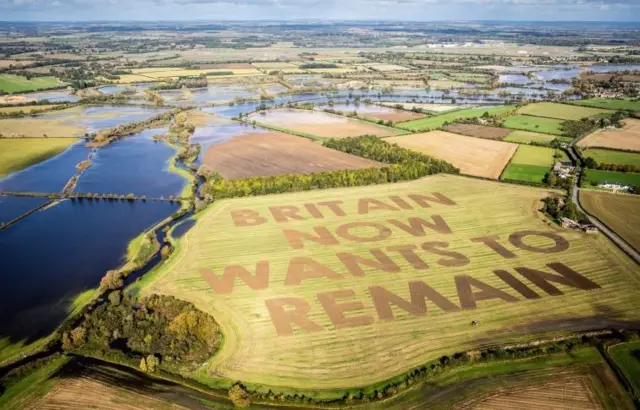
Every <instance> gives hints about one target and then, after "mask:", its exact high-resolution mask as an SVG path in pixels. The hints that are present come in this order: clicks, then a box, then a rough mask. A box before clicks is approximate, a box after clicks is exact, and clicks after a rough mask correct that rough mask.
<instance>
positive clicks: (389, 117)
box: [363, 110, 425, 122]
mask: <svg viewBox="0 0 640 410" xmlns="http://www.w3.org/2000/svg"><path fill="white" fill-rule="evenodd" d="M424 116H425V115H424V114H420V113H417V112H411V111H402V110H394V112H388V113H383V112H380V113H375V114H365V115H363V117H365V118H368V119H372V120H384V121H391V122H404V121H411V120H417V119H418V118H423V117H424Z"/></svg>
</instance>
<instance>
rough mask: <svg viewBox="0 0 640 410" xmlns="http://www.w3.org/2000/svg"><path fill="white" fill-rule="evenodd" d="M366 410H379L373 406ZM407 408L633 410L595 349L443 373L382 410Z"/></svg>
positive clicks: (387, 403)
mask: <svg viewBox="0 0 640 410" xmlns="http://www.w3.org/2000/svg"><path fill="white" fill-rule="evenodd" d="M562 391H564V394H562ZM519 393H522V397H521V396H520V394H519ZM536 393H537V394H536ZM523 398H526V399H527V400H526V401H525V400H523ZM366 408H367V409H376V410H377V408H376V407H375V405H374V406H368V407H366ZM380 408H383V407H382V406H381V407H380ZM407 408H411V409H414V410H444V409H456V410H457V409H474V408H482V409H487V410H494V409H505V410H506V409H509V410H511V409H514V408H522V409H564V410H569V409H571V410H574V409H608V410H609V409H610V410H622V409H625V410H631V409H633V408H634V405H633V402H632V401H631V399H630V397H629V395H628V394H627V393H626V391H625V390H624V388H623V387H622V385H620V383H619V382H618V381H617V379H616V376H615V374H614V373H613V372H612V371H611V369H610V368H609V366H608V365H607V364H605V363H604V361H603V359H602V356H601V355H600V353H599V352H598V351H597V350H596V349H595V348H582V349H579V350H573V351H572V352H570V353H560V354H554V355H551V356H549V357H546V358H532V359H524V360H507V361H498V362H495V363H490V364H486V365H483V366H481V367H478V366H473V365H472V366H466V367H463V368H461V369H457V371H455V372H451V373H449V372H444V373H443V374H442V375H439V376H437V377H436V378H434V379H433V380H431V381H430V382H429V383H428V385H425V386H420V387H417V388H413V389H411V390H409V391H408V392H407V393H406V394H404V395H402V396H401V397H398V398H396V399H391V400H388V401H387V402H386V403H385V407H384V410H404V409H407Z"/></svg>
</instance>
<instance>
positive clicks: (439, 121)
mask: <svg viewBox="0 0 640 410" xmlns="http://www.w3.org/2000/svg"><path fill="white" fill-rule="evenodd" d="M514 109H515V107H514V106H512V105H505V106H499V107H480V108H469V109H466V110H460V111H454V112H450V113H447V114H442V115H437V116H435V117H427V118H421V119H419V120H412V121H407V122H403V123H400V124H397V126H398V127H399V128H404V129H407V130H411V131H415V130H434V129H436V128H440V127H442V126H443V125H444V123H445V122H452V121H455V120H457V119H458V118H473V117H480V116H482V114H484V113H485V112H488V113H489V114H490V115H497V114H502V113H505V112H508V111H512V110H514Z"/></svg>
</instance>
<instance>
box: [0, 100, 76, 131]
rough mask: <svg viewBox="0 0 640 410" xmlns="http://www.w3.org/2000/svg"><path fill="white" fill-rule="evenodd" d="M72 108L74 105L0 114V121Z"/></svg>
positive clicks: (60, 105) (59, 105)
mask: <svg viewBox="0 0 640 410" xmlns="http://www.w3.org/2000/svg"><path fill="white" fill-rule="evenodd" d="M41 105H43V104H41ZM73 106H75V104H57V105H56V106H55V107H48V108H40V109H32V110H30V111H28V112H24V111H23V110H19V111H9V112H0V119H3V118H23V117H27V116H30V115H35V114H40V113H43V112H49V111H59V110H66V109H67V108H71V107H73ZM29 108H31V107H29ZM0 135H2V133H0Z"/></svg>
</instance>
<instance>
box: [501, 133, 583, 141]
mask: <svg viewBox="0 0 640 410" xmlns="http://www.w3.org/2000/svg"><path fill="white" fill-rule="evenodd" d="M556 138H557V139H560V140H562V141H564V142H571V138H566V137H557V136H555V135H549V134H540V133H538V132H530V131H521V130H514V131H511V133H510V134H509V135H507V136H506V137H505V138H504V140H503V141H506V142H515V143H518V144H529V143H532V142H537V143H548V142H551V141H553V140H554V139H556Z"/></svg>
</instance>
